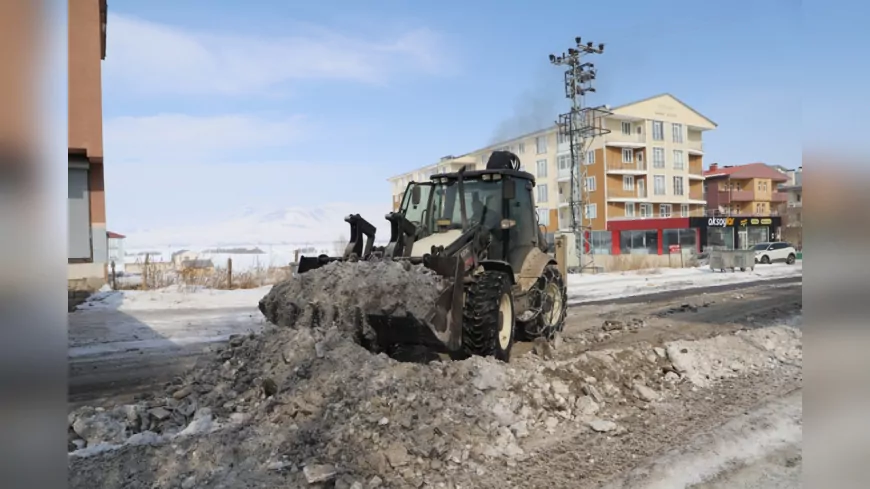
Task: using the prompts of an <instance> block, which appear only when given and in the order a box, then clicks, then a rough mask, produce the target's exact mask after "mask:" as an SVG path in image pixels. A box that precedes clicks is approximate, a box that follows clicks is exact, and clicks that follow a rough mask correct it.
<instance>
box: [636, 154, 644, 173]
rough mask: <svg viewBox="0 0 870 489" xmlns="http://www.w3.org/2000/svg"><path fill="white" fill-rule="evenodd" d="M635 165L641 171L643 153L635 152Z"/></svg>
mask: <svg viewBox="0 0 870 489" xmlns="http://www.w3.org/2000/svg"><path fill="white" fill-rule="evenodd" d="M637 165H638V166H639V167H640V168H641V169H643V151H638V152H637Z"/></svg>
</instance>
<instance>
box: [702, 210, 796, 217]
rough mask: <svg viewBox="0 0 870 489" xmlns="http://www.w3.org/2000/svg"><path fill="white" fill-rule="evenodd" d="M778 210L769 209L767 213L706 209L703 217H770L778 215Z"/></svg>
mask: <svg viewBox="0 0 870 489" xmlns="http://www.w3.org/2000/svg"><path fill="white" fill-rule="evenodd" d="M778 215H779V212H777V211H775V210H771V211H770V212H768V213H758V212H729V211H725V212H720V211H716V210H708V211H706V212H704V216H705V217H771V216H778Z"/></svg>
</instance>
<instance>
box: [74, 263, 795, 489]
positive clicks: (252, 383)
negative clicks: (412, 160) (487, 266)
mask: <svg viewBox="0 0 870 489" xmlns="http://www.w3.org/2000/svg"><path fill="white" fill-rule="evenodd" d="M363 267H367V272H368V273H366V274H356V275H348V273H347V272H348V270H351V269H353V267H346V266H338V264H336V266H330V267H324V268H322V269H319V270H316V271H313V272H311V274H310V275H308V277H307V278H306V279H304V280H299V279H298V278H297V279H294V280H292V281H290V282H288V283H285V284H282V285H280V286H277V287H275V288H274V289H272V291H271V292H270V293H268V294H265V296H264V297H262V298H263V302H262V306H261V307H262V309H263V313H264V314H266V315H268V316H269V317H270V319H272V320H273V321H274V322H275V323H277V325H273V326H267V327H265V328H264V330H263V331H262V334H259V335H254V334H251V335H244V336H234V337H232V338H231V339H230V341H229V342H228V344H226V345H218V346H216V347H214V349H213V351H212V352H211V353H210V354H208V355H204V356H202V357H200V358H199V363H198V365H197V366H196V367H195V368H194V369H192V370H191V371H189V372H188V373H187V374H186V375H183V376H181V377H177V378H176V379H174V380H173V381H171V382H169V383H168V384H166V385H165V387H164V388H162V389H160V390H159V391H157V392H154V393H151V394H147V395H142V396H139V397H138V398H137V399H136V401H135V402H133V403H131V404H127V405H120V406H115V407H112V408H107V409H99V408H89V407H83V408H79V409H77V410H75V411H73V412H72V413H70V416H69V430H68V433H69V451H70V453H71V456H70V458H69V464H70V466H69V469H70V470H69V474H70V476H69V486H70V487H73V488H92V487H122V486H123V487H128V488H151V487H179V486H180V487H200V488H219V487H220V488H231V487H248V486H254V485H256V486H263V487H309V486H311V485H313V484H326V486H327V487H474V486H475V483H476V482H479V481H481V480H489V479H490V478H492V477H496V478H497V477H498V476H499V473H500V472H501V471H503V470H504V469H505V467H508V468H510V467H517V466H521V465H522V464H524V463H527V462H528V461H530V460H532V459H533V457H534V456H535V454H536V452H537V451H538V450H539V449H540V447H542V445H543V444H546V443H548V442H551V440H553V439H554V438H558V437H559V436H563V435H564V434H566V433H570V434H572V435H574V436H582V437H587V440H589V441H590V442H592V441H593V440H600V439H609V438H613V437H620V436H631V432H630V431H629V426H630V425H629V424H628V423H630V422H631V419H632V418H636V417H638V416H648V415H647V414H644V413H650V412H651V411H654V410H656V409H657V406H659V405H661V404H662V403H666V402H668V401H669V400H677V401H678V400H679V399H680V398H681V395H682V394H683V393H684V392H685V389H693V390H694V389H713V388H715V387H716V386H717V383H718V382H720V381H727V380H728V379H729V378H730V377H731V376H741V375H742V376H748V375H754V374H767V373H770V372H774V371H776V370H777V369H783V368H785V369H793V368H794V366H799V365H800V363H801V361H802V351H801V348H800V344H801V336H800V332H799V331H797V330H794V329H793V328H787V327H767V328H759V329H756V330H751V331H747V332H742V333H737V334H727V335H722V336H717V337H713V338H707V339H699V340H694V341H670V342H664V343H661V344H658V345H656V344H650V343H648V342H645V341H643V342H637V343H633V344H630V345H622V346H618V345H614V346H613V347H612V348H608V349H597V350H596V349H591V350H590V349H589V348H588V345H590V344H593V343H594V341H593V339H594V337H595V335H596V334H597V333H600V331H592V330H590V331H588V332H583V333H581V334H580V335H579V336H575V337H572V338H570V341H569V339H568V338H566V339H560V340H558V341H554V342H552V343H545V344H546V348H543V346H544V344H543V343H542V344H538V343H536V344H535V348H534V349H533V350H532V351H531V352H529V353H527V354H525V355H520V356H517V357H515V358H514V359H513V360H512V362H511V363H510V364H506V363H503V362H498V361H495V360H493V359H487V358H480V357H473V358H470V359H467V360H464V361H443V360H436V361H432V362H429V363H403V362H398V361H396V360H394V359H392V358H389V357H388V356H387V355H385V354H382V353H381V354H375V353H373V352H372V351H370V350H369V349H367V348H365V347H364V346H363V344H364V341H362V336H363V335H359V334H355V333H356V332H357V330H358V328H359V327H360V326H361V325H360V324H359V322H358V320H357V318H356V315H354V314H344V313H341V311H339V313H338V314H335V313H332V312H329V311H328V310H321V314H312V313H310V312H306V311H302V312H301V313H300V311H298V310H297V309H298V308H299V307H300V306H299V305H295V304H291V303H293V301H294V300H296V301H301V302H305V303H310V302H312V301H313V302H317V301H321V300H322V301H325V298H324V297H322V296H323V295H324V294H326V295H329V296H330V297H331V298H333V299H336V302H337V303H339V304H341V305H343V306H346V307H347V306H350V307H359V308H360V309H362V310H363V311H369V310H376V309H391V308H393V307H396V308H397V309H396V311H399V312H402V311H407V310H408V309H401V310H400V309H398V308H399V307H400V306H401V304H398V303H396V301H395V299H396V297H397V296H401V295H402V294H405V293H407V292H408V290H406V289H409V288H415V287H417V288H418V289H419V290H417V289H415V290H411V291H410V292H411V293H412V294H419V295H421V296H423V295H426V294H428V293H429V292H431V287H432V285H433V283H429V282H427V281H426V280H425V277H421V274H419V273H414V272H412V271H407V270H404V267H403V266H402V265H399V264H395V263H392V262H390V263H382V264H366V265H363ZM421 278H423V279H424V280H423V281H422V282H423V283H420V282H421ZM384 284H386V285H384ZM306 285H307V286H309V287H307V286H306ZM323 285H326V287H325V289H326V290H325V291H324V290H323V289H324V287H323ZM372 287H373V288H374V289H376V290H377V291H378V292H379V294H378V296H377V297H372V296H371V294H370V292H372ZM384 287H393V288H398V289H397V290H399V289H400V290H401V293H399V292H398V291H393V292H392V293H390V291H389V290H385V289H384ZM354 291H358V292H359V294H358V295H356V296H354ZM409 307H411V308H413V307H415V306H413V305H411V306H409ZM114 312H115V313H123V312H122V311H114ZM257 312H259V311H257ZM99 313H100V311H97V310H94V311H82V314H85V315H86V314H99ZM175 313H176V314H180V313H182V311H181V310H179V311H175ZM74 314H75V313H74ZM140 314H145V313H144V312H143V311H140ZM647 327H648V325H647V323H646V322H645V321H642V320H640V321H631V320H628V318H626V320H625V321H619V322H617V321H615V320H608V321H605V324H604V325H602V327H601V330H605V331H606V334H608V335H611V336H616V335H625V336H631V335H632V333H633V332H637V331H640V330H643V329H645V328H647ZM734 365H741V366H742V368H737V369H735V368H733V366H734ZM678 402H679V401H678ZM593 443H594V442H593ZM315 487H316V486H315Z"/></svg>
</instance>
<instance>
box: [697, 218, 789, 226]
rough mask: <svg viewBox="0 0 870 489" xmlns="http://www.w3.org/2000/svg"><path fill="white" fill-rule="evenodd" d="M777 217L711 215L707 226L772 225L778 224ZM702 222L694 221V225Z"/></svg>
mask: <svg viewBox="0 0 870 489" xmlns="http://www.w3.org/2000/svg"><path fill="white" fill-rule="evenodd" d="M776 219H778V218H769V217H765V218H751V219H750V218H748V217H742V218H734V217H711V218H709V219H707V227H712V228H725V227H733V226H738V227H747V226H771V225H777V222H776ZM699 224H700V223H698V224H695V223H692V224H691V225H692V226H698V225H699Z"/></svg>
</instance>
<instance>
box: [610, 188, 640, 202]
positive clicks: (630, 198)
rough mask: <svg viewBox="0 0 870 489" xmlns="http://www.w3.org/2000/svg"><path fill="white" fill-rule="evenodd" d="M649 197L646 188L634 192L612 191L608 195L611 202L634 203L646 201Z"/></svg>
mask: <svg viewBox="0 0 870 489" xmlns="http://www.w3.org/2000/svg"><path fill="white" fill-rule="evenodd" d="M648 196H649V195H648V192H647V191H646V189H645V188H636V189H634V190H622V189H621V190H610V191H609V192H608V195H607V200H609V201H611V202H634V201H637V200H643V199H646V198H647V197H648Z"/></svg>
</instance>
